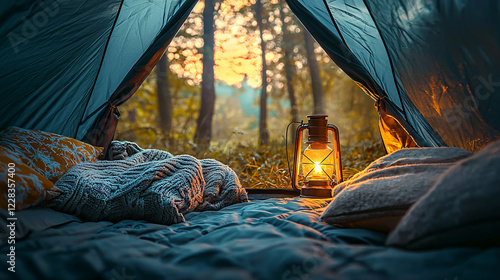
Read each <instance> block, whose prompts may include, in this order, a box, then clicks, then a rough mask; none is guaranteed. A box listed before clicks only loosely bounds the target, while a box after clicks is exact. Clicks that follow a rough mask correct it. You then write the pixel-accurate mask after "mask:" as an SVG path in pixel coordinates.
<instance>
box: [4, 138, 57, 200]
mask: <svg viewBox="0 0 500 280" xmlns="http://www.w3.org/2000/svg"><path fill="white" fill-rule="evenodd" d="M0 174H1V175H0V209H12V208H14V207H13V204H15V208H14V210H20V209H24V208H27V207H30V206H35V205H37V204H39V203H40V202H41V201H42V200H46V199H50V198H53V197H55V196H57V195H58V194H59V191H56V190H52V188H53V187H54V183H52V182H51V181H49V180H48V179H47V178H45V177H44V176H42V175H40V174H39V173H38V172H36V171H35V170H33V169H32V168H30V167H29V166H27V165H26V164H24V163H23V162H22V160H21V159H20V158H19V157H18V156H17V155H15V154H14V153H13V152H11V151H9V150H7V149H5V148H3V147H0ZM9 187H10V188H9ZM9 189H13V190H15V192H14V191H13V190H12V191H9ZM13 194H14V195H13Z"/></svg>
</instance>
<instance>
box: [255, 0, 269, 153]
mask: <svg viewBox="0 0 500 280" xmlns="http://www.w3.org/2000/svg"><path fill="white" fill-rule="evenodd" d="M255 19H256V20H257V25H258V27H259V33H260V49H261V50H262V54H261V57H262V72H261V79H262V88H261V92H260V120H259V138H260V141H259V145H268V144H269V132H268V130H267V65H266V43H265V42H264V38H263V36H262V32H263V31H264V24H263V22H262V2H261V1H260V0H256V2H255Z"/></svg>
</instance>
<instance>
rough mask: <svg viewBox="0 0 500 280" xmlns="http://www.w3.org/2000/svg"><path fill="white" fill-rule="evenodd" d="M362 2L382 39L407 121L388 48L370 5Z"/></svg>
mask: <svg viewBox="0 0 500 280" xmlns="http://www.w3.org/2000/svg"><path fill="white" fill-rule="evenodd" d="M363 3H364V4H365V6H366V9H367V10H368V14H369V15H370V17H371V19H372V21H373V24H375V27H376V28H377V32H378V33H379V35H380V39H381V40H382V44H383V45H384V49H385V52H386V53H387V58H389V63H390V64H391V73H392V78H393V80H394V84H395V85H396V90H397V91H398V97H399V102H401V107H403V108H402V109H403V114H404V118H405V120H406V121H407V122H408V116H407V115H406V106H405V104H404V103H403V98H402V97H401V90H400V88H399V87H398V81H397V79H396V73H395V72H394V63H393V61H392V58H391V55H390V54H389V49H388V48H387V44H386V43H385V39H384V36H383V35H382V32H380V28H379V26H378V23H377V22H376V21H375V18H374V17H373V14H372V11H371V9H370V7H369V6H368V4H367V3H366V0H363Z"/></svg>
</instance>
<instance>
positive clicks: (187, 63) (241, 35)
mask: <svg viewBox="0 0 500 280" xmlns="http://www.w3.org/2000/svg"><path fill="white" fill-rule="evenodd" d="M254 2H255V1H248V0H236V1H235V0H233V1H225V2H223V3H222V4H221V5H220V7H218V6H219V5H218V4H217V5H216V10H217V9H218V15H217V16H216V19H215V25H216V32H215V50H214V51H215V78H216V79H217V80H220V81H223V82H225V83H226V84H228V85H235V86H240V84H241V82H242V81H243V79H244V78H245V75H246V76H247V82H248V84H249V85H250V86H252V87H260V85H261V77H260V70H261V58H260V56H261V49H260V37H259V31H258V30H255V31H251V30H249V29H247V28H245V27H244V25H245V24H248V23H250V24H251V25H252V26H257V22H256V21H255V18H254V14H253V10H249V12H246V13H235V12H238V11H239V10H240V9H242V8H243V7H245V6H247V5H251V4H253V3H254ZM203 8H204V3H203V2H199V3H198V4H197V5H196V7H195V8H194V10H193V13H192V14H191V15H190V17H189V18H188V20H187V23H188V25H186V26H185V27H183V28H185V31H186V33H189V34H193V35H195V36H193V38H180V37H176V38H175V39H174V41H173V42H172V44H171V45H170V47H169V49H168V53H167V55H168V57H169V59H170V60H173V59H177V58H179V57H180V55H182V56H184V57H185V60H184V65H181V64H180V63H173V64H171V66H170V69H171V70H172V71H173V72H174V73H176V74H177V75H179V76H181V77H186V78H189V79H191V83H193V84H198V83H200V82H201V73H202V71H203V65H202V62H201V59H202V57H203V55H202V54H201V53H199V52H198V50H197V48H201V47H202V46H203V39H202V38H201V34H202V33H203V22H202V16H201V14H202V13H203ZM250 11H251V12H250ZM275 28H277V29H276V31H280V30H281V29H280V28H281V27H280V26H279V21H278V25H277V26H276V27H275ZM263 37H264V40H265V41H270V40H272V39H273V36H272V34H271V33H270V32H269V31H265V32H264V34H263ZM279 59H280V55H279V54H278V53H275V52H273V51H270V50H267V52H266V60H267V62H268V63H269V62H271V61H273V62H278V60H279ZM280 64H281V63H280ZM280 64H278V66H277V67H278V68H280V67H281V68H282V67H283V65H280ZM271 75H272V74H271ZM278 86H280V87H282V86H283V85H282V84H279V85H278Z"/></svg>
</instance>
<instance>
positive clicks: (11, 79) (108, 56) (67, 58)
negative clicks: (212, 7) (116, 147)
mask: <svg viewBox="0 0 500 280" xmlns="http://www.w3.org/2000/svg"><path fill="white" fill-rule="evenodd" d="M196 3H197V0H166V1H165V0H100V1H96V0H90V1H67V0H42V1H35V0H22V1H14V0H11V1H6V3H2V4H3V5H2V7H0V20H1V21H2V25H1V26H0V34H1V35H2V37H3V38H7V40H2V41H0V59H1V60H2V62H3V67H2V68H1V69H0V88H2V91H1V98H2V104H3V105H4V106H5V108H8V110H9V111H8V113H7V114H4V115H3V118H2V119H0V130H1V129H5V128H6V127H9V126H20V127H24V128H30V129H40V130H44V131H49V132H54V133H58V134H62V135H66V136H70V137H74V138H77V139H83V140H85V141H88V142H90V143H92V144H97V145H101V146H102V145H105V143H106V142H109V141H110V140H111V139H112V135H113V134H114V130H115V128H116V122H117V119H118V116H119V114H118V112H117V109H116V108H115V107H116V106H118V105H120V104H121V103H123V102H125V100H127V99H128V98H129V97H130V96H131V95H132V94H133V93H134V92H135V90H136V89H137V88H138V87H139V86H140V84H141V83H142V82H143V81H144V79H145V78H146V77H147V75H148V74H149V73H150V72H151V71H152V69H153V68H154V65H155V64H156V62H157V61H158V60H159V59H160V57H161V55H163V53H164V51H165V49H166V47H167V46H168V44H169V43H170V41H171V40H172V38H173V37H174V36H175V34H176V33H177V31H178V30H179V28H180V26H182V24H183V23H184V21H185V19H186V18H187V16H188V15H189V14H190V12H191V10H192V9H193V7H194V5H195V4H196Z"/></svg>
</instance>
